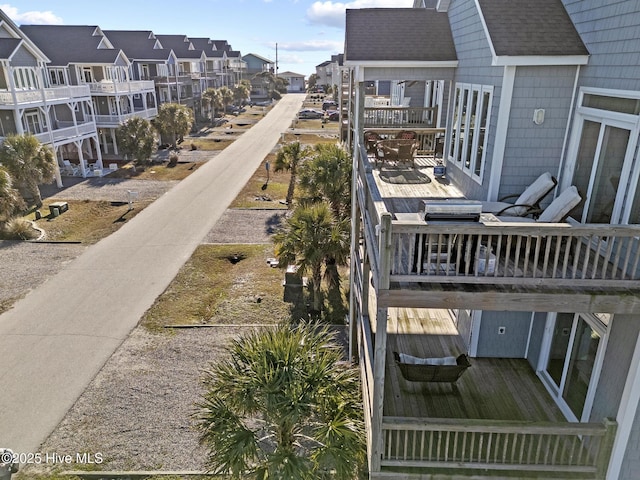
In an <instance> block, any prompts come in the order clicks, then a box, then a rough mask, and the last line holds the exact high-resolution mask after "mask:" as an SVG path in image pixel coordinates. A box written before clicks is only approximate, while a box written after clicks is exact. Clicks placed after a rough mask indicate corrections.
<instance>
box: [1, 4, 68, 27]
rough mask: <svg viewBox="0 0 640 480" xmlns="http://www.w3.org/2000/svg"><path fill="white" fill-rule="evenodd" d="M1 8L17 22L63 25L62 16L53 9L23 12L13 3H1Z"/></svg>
mask: <svg viewBox="0 0 640 480" xmlns="http://www.w3.org/2000/svg"><path fill="white" fill-rule="evenodd" d="M0 10H2V11H3V12H4V13H6V14H7V16H8V17H9V18H10V19H11V20H13V21H14V22H16V23H17V24H25V25H27V24H34V25H62V23H63V22H62V18H60V17H58V16H57V15H56V14H54V13H53V12H51V11H46V12H38V11H31V12H24V13H21V12H20V11H19V10H18V9H17V8H16V7H12V6H11V5H0Z"/></svg>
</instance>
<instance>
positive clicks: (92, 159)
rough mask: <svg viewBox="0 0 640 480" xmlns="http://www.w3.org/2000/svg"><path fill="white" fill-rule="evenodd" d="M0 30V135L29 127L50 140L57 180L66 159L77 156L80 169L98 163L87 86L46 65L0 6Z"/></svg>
mask: <svg viewBox="0 0 640 480" xmlns="http://www.w3.org/2000/svg"><path fill="white" fill-rule="evenodd" d="M0 31H1V35H0V37H1V38H0V44H1V45H2V47H1V49H0V52H1V53H0V71H1V73H0V129H1V131H0V136H1V137H5V136H7V135H9V134H25V133H30V134H33V135H35V136H36V137H37V138H38V140H40V142H42V143H43V144H47V145H50V146H51V147H52V148H53V150H54V151H55V154H56V158H57V159H58V164H59V167H60V169H59V170H58V171H57V174H56V182H57V184H58V185H59V186H62V177H61V171H65V170H66V168H67V166H66V165H65V163H64V160H65V159H69V158H75V159H81V161H82V163H83V164H84V167H85V169H84V171H83V173H85V174H86V173H87V172H88V168H87V165H88V163H96V164H97V165H101V164H102V157H101V153H100V149H99V147H98V137H97V133H96V126H95V122H94V119H93V111H92V105H91V93H90V91H89V87H88V86H86V85H74V84H73V83H72V82H71V79H70V74H69V71H68V70H67V69H64V68H62V69H60V70H56V71H49V70H48V69H47V64H48V63H49V62H50V59H49V58H48V57H47V55H46V54H45V53H44V52H43V50H42V49H40V48H39V47H38V46H37V45H36V44H35V43H34V42H33V41H32V40H31V39H30V38H28V37H27V36H26V35H25V34H24V32H22V31H21V30H20V29H19V28H18V26H17V25H16V24H15V23H14V22H13V21H12V20H10V19H9V18H8V16H7V15H6V14H5V13H4V12H2V11H1V10H0ZM69 168H74V167H71V166H69ZM77 168H78V170H76V172H80V169H79V167H77Z"/></svg>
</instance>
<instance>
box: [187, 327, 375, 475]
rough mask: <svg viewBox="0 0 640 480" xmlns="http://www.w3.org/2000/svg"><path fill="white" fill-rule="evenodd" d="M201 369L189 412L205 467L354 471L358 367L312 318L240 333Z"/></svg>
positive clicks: (240, 471) (358, 460)
mask: <svg viewBox="0 0 640 480" xmlns="http://www.w3.org/2000/svg"><path fill="white" fill-rule="evenodd" d="M228 353H229V357H228V358H227V359H226V360H223V361H221V362H219V363H217V364H213V365H211V367H210V369H209V370H207V371H206V372H205V378H204V385H205V388H206V392H205V394H204V398H203V400H202V401H201V402H200V403H199V404H198V407H199V411H198V412H197V413H196V415H195V418H196V421H197V426H198V429H199V431H200V442H201V444H203V445H205V446H206V447H207V448H208V449H209V457H208V467H209V469H210V471H212V472H213V473H216V474H223V475H230V478H233V479H240V478H243V479H244V478H251V479H256V480H267V479H269V480H271V479H296V480H297V479H300V480H307V479H309V480H310V479H318V478H327V479H329V478H331V479H337V480H342V479H345V480H346V479H354V478H356V475H357V472H358V470H359V468H360V467H361V466H362V464H363V459H364V454H365V445H364V439H363V424H362V420H361V418H362V407H361V401H360V398H359V380H358V374H357V371H356V370H355V369H354V368H351V367H348V366H347V365H346V364H345V363H344V362H341V360H342V354H341V350H340V348H339V347H338V346H337V343H336V340H335V335H334V334H333V333H332V332H331V331H329V330H328V328H327V327H326V326H325V327H321V326H319V325H317V324H310V323H301V324H299V325H297V326H295V327H292V326H289V325H279V326H277V327H275V328H273V329H269V330H263V331H257V332H251V333H247V334H245V335H243V336H241V337H240V338H238V339H237V340H235V341H233V342H232V344H231V346H230V347H229V348H228Z"/></svg>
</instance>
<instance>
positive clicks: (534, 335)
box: [323, 0, 640, 480]
mask: <svg viewBox="0 0 640 480" xmlns="http://www.w3.org/2000/svg"><path fill="white" fill-rule="evenodd" d="M325 67H327V66H325ZM323 68H324V67H323ZM332 75H334V74H332ZM339 76H340V80H339V82H336V83H337V84H338V85H339V88H340V91H341V98H342V101H343V105H344V110H343V113H344V114H343V124H344V130H343V134H344V135H343V137H344V140H345V141H346V142H347V143H348V145H349V146H350V149H351V151H352V152H353V166H354V169H353V218H352V228H353V230H352V234H353V235H352V248H351V261H352V264H351V285H350V296H351V302H350V339H351V354H352V356H353V358H354V359H356V360H357V361H358V362H359V364H360V367H361V373H362V387H363V399H364V411H365V421H366V430H367V446H368V461H369V471H370V478H372V479H382V478H396V479H397V478H402V479H409V478H416V479H418V478H434V477H435V476H437V477H438V478H450V477H455V478H462V477H460V475H465V474H468V475H476V476H474V477H473V478H481V477H482V478H506V477H508V478H511V477H512V476H517V477H518V478H520V477H522V476H527V478H530V477H531V478H534V477H535V478H607V479H611V480H615V479H628V480H631V479H635V478H638V471H640V415H639V408H638V407H639V405H640V403H639V402H640V225H639V224H640V188H638V185H639V183H640V181H639V180H640V152H639V139H640V8H639V7H638V2H636V1H633V0H613V1H607V2H602V1H599V0H538V1H536V2H531V1H528V0H511V1H509V2H504V1H500V0H416V1H415V3H414V7H413V8H406V9H403V8H392V9H358V10H356V9H354V10H347V12H346V34H345V50H344V64H343V67H342V68H341V69H340V73H339ZM334 78H335V75H334ZM401 131H405V132H406V131H410V132H412V135H414V136H413V137H412V138H417V139H418V142H419V146H418V156H417V157H416V158H415V159H414V160H415V167H404V166H402V165H400V164H398V165H396V164H394V163H393V162H389V161H388V160H387V159H385V158H380V153H379V150H378V149H377V148H376V145H380V144H376V143H373V144H372V143H370V139H371V138H374V139H375V138H381V139H385V138H388V139H393V138H395V137H397V136H398V134H399V133H400V132H401ZM365 133H366V134H365ZM442 167H444V168H442ZM443 171H446V173H445V175H444V176H443V175H442V173H443ZM547 174H548V175H549V177H552V178H553V180H554V182H555V183H556V184H555V187H554V186H553V185H552V187H554V188H552V189H551V192H550V193H549V194H548V195H547V196H546V197H545V198H544V199H543V200H542V201H541V202H540V207H541V208H542V209H545V208H550V206H551V204H552V203H554V204H555V205H554V206H553V207H552V208H554V209H555V208H556V207H557V206H558V205H559V210H560V211H561V210H562V209H563V208H566V210H567V211H565V212H564V214H562V215H560V217H559V218H558V219H557V220H554V223H550V222H537V221H535V220H534V219H533V218H532V217H528V218H526V219H524V220H523V219H522V218H517V217H511V218H509V217H507V216H504V215H496V214H490V213H488V212H486V211H485V210H484V208H485V205H487V204H488V203H487V202H494V201H496V200H498V199H499V198H501V197H503V196H506V195H509V194H516V196H517V194H519V193H521V192H523V191H524V190H525V189H526V188H527V186H529V185H531V184H534V182H535V180H536V179H537V178H539V177H540V176H545V175H547ZM565 192H569V193H571V194H572V195H573V197H574V198H575V195H576V192H577V195H578V196H579V202H578V203H577V204H575V203H573V204H566V205H565V204H563V201H564V199H566V198H569V195H568V194H567V193H565ZM478 206H480V207H478ZM478 208H481V211H482V213H481V214H477V212H478V211H480V210H478ZM401 354H402V355H401ZM459 354H466V355H467V357H468V358H469V359H470V364H471V367H469V368H465V367H466V363H465V362H463V361H459V362H456V361H453V363H454V364H456V363H459V364H460V365H453V366H451V367H450V368H449V370H448V371H452V370H455V369H456V368H458V367H460V368H458V370H457V373H456V375H457V374H459V373H460V372H464V373H462V375H461V376H460V377H459V378H458V379H457V381H456V382H455V383H449V382H451V381H452V380H453V379H455V378H457V376H456V375H454V377H453V378H452V377H451V375H449V376H447V375H445V374H443V373H439V374H438V375H435V376H434V374H433V371H434V370H433V369H428V368H420V367H416V366H415V364H419V363H421V362H422V363H424V360H420V359H423V358H424V357H433V358H436V360H435V361H434V360H432V361H431V362H432V363H434V362H435V363H438V362H440V363H443V362H445V359H446V361H447V362H449V360H448V359H449V358H450V357H456V356H458V355H459ZM407 355H409V356H410V357H409V356H407ZM411 357H417V358H418V360H416V359H412V358H411ZM403 359H404V360H403ZM412 365H413V366H412ZM427 372H429V373H428V374H427ZM408 378H410V379H411V380H412V381H409V380H407V379H408ZM419 380H421V381H419ZM433 380H447V381H446V382H444V383H436V382H434V381H433ZM436 474H437V475H436Z"/></svg>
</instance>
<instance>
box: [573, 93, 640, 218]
mask: <svg viewBox="0 0 640 480" xmlns="http://www.w3.org/2000/svg"><path fill="white" fill-rule="evenodd" d="M639 105H640V94H635V95H634V94H633V93H630V92H616V91H607V90H601V89H595V88H584V89H583V90H582V92H581V96H580V100H579V104H578V108H577V109H576V119H575V122H574V126H573V133H572V137H571V141H570V144H569V150H568V154H567V163H566V165H565V168H564V171H565V172H564V175H563V178H564V181H563V184H562V185H561V188H562V189H564V188H567V187H569V185H570V184H573V185H575V186H576V187H577V188H578V191H579V192H580V194H581V196H582V198H583V199H584V200H583V202H581V203H580V204H579V205H578V206H577V207H576V208H575V209H574V210H573V211H572V212H571V216H572V217H573V218H575V219H576V220H578V221H580V222H583V223H605V224H620V223H621V224H625V223H632V224H635V223H638V222H639V221H640V216H639V214H638V207H639V206H640V196H639V195H640V193H639V192H638V190H639V189H638V188H637V185H638V181H639V178H640V164H639V162H638V160H637V158H638V154H637V147H638V135H639V134H640V108H639Z"/></svg>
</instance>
